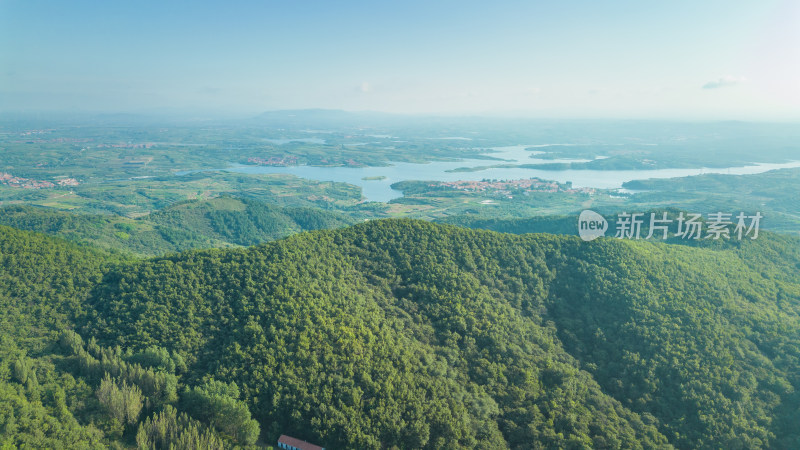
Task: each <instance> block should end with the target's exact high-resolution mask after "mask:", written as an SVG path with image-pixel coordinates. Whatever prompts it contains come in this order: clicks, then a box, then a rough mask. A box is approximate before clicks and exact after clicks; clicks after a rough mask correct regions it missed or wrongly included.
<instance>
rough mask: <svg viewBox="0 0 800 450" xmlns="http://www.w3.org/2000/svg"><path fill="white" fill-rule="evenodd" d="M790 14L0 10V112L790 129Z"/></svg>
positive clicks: (273, 6) (653, 7) (797, 92)
mask: <svg viewBox="0 0 800 450" xmlns="http://www.w3.org/2000/svg"><path fill="white" fill-rule="evenodd" d="M797 23H800V3H797V2H792V1H787V0H770V1H762V2H749V1H725V2H723V1H717V0H714V1H707V2H690V1H685V0H680V1H676V2H669V3H663V4H650V3H647V4H644V3H641V2H633V1H627V0H626V1H615V2H612V3H596V2H588V1H568V2H559V3H558V4H550V3H539V2H524V1H505V2H501V3H499V4H493V5H491V6H487V5H486V4H484V3H479V2H471V1H468V2H453V1H442V2H421V1H410V2H403V3H401V4H374V3H370V2H357V1H346V2H340V3H336V4H329V3H326V2H255V1H235V2H231V3H229V4H226V5H225V6H224V7H221V6H212V5H209V4H205V3H194V2H170V3H169V4H162V3H160V2H153V1H144V2H137V3H135V4H134V3H131V4H117V3H97V2H88V1H76V2H69V3H56V4H52V3H45V2H40V1H24V2H23V1H16V0H3V1H0V112H4V113H15V112H23V111H24V112H31V111H66V112H94V111H106V112H136V113H140V112H153V111H171V112H199V113H204V114H228V115H230V114H238V115H253V114H258V113H261V112H263V111H270V110H284V109H309V108H321V109H337V110H347V111H382V112H389V113H401V114H436V115H493V116H497V115H500V116H519V117H541V118H647V119H691V120H694V119H699V120H757V121H771V120H778V121H795V120H800V82H798V80H800V27H797V26H796V24H797Z"/></svg>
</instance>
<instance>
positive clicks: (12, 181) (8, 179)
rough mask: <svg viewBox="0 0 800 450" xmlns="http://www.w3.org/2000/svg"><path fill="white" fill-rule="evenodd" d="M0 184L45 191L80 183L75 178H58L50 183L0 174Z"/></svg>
mask: <svg viewBox="0 0 800 450" xmlns="http://www.w3.org/2000/svg"><path fill="white" fill-rule="evenodd" d="M0 184H2V185H5V186H9V187H16V188H23V189H46V188H52V187H56V185H58V186H77V185H79V184H80V183H79V182H78V180H76V179H75V178H59V179H57V180H56V181H55V183H53V182H51V181H41V180H34V179H31V178H22V177H15V176H14V175H11V174H10V173H5V172H2V173H0Z"/></svg>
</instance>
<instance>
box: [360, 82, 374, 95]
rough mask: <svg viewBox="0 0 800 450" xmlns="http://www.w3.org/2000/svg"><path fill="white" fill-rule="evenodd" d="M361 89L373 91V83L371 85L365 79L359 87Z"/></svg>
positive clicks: (364, 91) (362, 90)
mask: <svg viewBox="0 0 800 450" xmlns="http://www.w3.org/2000/svg"><path fill="white" fill-rule="evenodd" d="M359 90H360V91H361V92H363V93H365V94H366V93H367V92H371V91H372V85H370V84H369V83H367V82H366V81H365V82H363V83H361V86H360V87H359Z"/></svg>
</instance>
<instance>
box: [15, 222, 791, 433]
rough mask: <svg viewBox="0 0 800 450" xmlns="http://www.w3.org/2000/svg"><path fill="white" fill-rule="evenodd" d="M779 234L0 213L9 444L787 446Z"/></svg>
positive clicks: (786, 306)
mask: <svg viewBox="0 0 800 450" xmlns="http://www.w3.org/2000/svg"><path fill="white" fill-rule="evenodd" d="M781 239H786V238H779V237H776V236H774V235H771V234H769V233H765V234H764V235H763V237H761V238H759V239H758V240H755V241H748V242H743V243H742V245H741V246H740V247H738V248H734V247H731V248H718V249H711V248H694V247H686V246H675V245H666V244H662V243H650V242H632V241H620V240H615V239H599V240H596V241H593V242H588V243H587V242H582V241H580V240H579V239H578V238H575V237H569V236H553V235H546V234H529V235H504V234H499V233H495V232H490V231H481V230H468V229H462V228H457V227H453V226H445V225H436V224H431V223H426V222H419V221H409V220H386V221H373V222H369V223H364V224H360V225H357V226H353V227H349V228H344V229H338V230H327V231H316V232H311V233H303V234H300V235H295V236H292V237H289V238H287V239H283V240H280V241H276V242H272V243H269V244H264V245H261V246H257V247H251V248H248V249H227V250H207V251H193V252H188V253H184V254H179V255H174V256H170V257H165V258H157V259H149V260H140V261H133V262H130V261H113V260H110V257H108V256H104V255H102V254H100V253H97V252H93V251H90V250H86V249H79V248H75V247H74V246H72V245H71V244H67V243H64V242H61V241H57V240H53V239H51V238H46V237H43V236H41V235H36V234H32V233H27V232H20V231H15V230H11V229H8V228H2V227H0V258H2V265H1V266H2V272H0V302H2V304H0V307H2V310H3V311H10V312H11V313H10V314H5V315H3V316H2V317H3V318H2V319H0V325H2V328H1V329H2V333H3V337H2V339H3V341H2V342H3V346H2V352H1V353H0V354H1V355H2V357H3V359H2V362H1V363H0V395H2V396H3V402H1V403H0V404H2V405H12V406H10V407H9V406H2V407H0V430H5V432H4V434H3V437H0V443H5V442H11V443H14V444H17V445H20V444H24V443H29V444H30V443H31V442H34V443H38V442H52V441H47V439H56V438H57V439H60V440H62V441H63V442H67V441H66V439H71V441H69V442H75V443H87V445H92V444H99V443H106V444H107V443H109V442H112V441H113V442H117V443H120V444H122V445H128V446H136V445H137V442H138V443H139V444H140V446H142V447H147V446H151V445H167V444H169V443H175V442H184V443H185V442H188V441H187V440H191V442H203V443H206V444H208V445H207V446H208V447H219V448H221V447H225V446H231V445H243V446H248V445H253V444H254V443H256V442H259V443H262V442H263V443H267V444H271V443H274V442H275V439H276V438H277V436H278V435H280V434H282V433H285V434H289V435H293V436H297V437H300V438H303V439H306V440H309V441H312V442H315V443H318V444H320V445H324V446H326V447H327V448H332V449H340V448H392V447H396V448H481V449H487V448H509V447H510V448H553V447H570V448H620V447H622V448H659V447H670V446H676V447H680V448H697V447H732V448H759V447H761V448H767V447H770V448H797V447H798V446H800V431H798V429H797V427H796V424H797V422H798V420H800V395H798V393H797V389H798V388H800V374H798V372H797V367H800V315H799V314H800V276H798V275H797V274H798V270H800V258H798V250H797V247H798V245H797V241H796V240H793V241H787V240H781ZM61 328H72V329H74V330H75V331H77V334H74V333H69V332H61V330H60V329H61ZM106 372H108V373H109V377H105V378H104V374H105V373H106ZM148 374H149V375H148ZM117 398H118V399H121V400H118V401H115V400H114V399H117ZM125 399H132V400H130V401H128V400H125ZM137 400H138V402H137ZM131 404H132V405H133V406H134V408H132V409H126V408H125V407H122V408H119V407H118V408H115V405H131ZM137 405H138V406H139V407H138V409H137V408H135V407H136V406H137ZM9 411H13V413H9ZM223 412H224V414H223ZM12 417H13V418H12ZM12 421H13V425H9V424H10V423H12ZM26 421H27V423H35V424H44V423H48V424H51V425H50V426H49V428H48V427H43V426H40V427H37V426H33V425H28V426H26V425H25V423H26ZM159 424H162V425H163V424H170V426H172V428H170V429H175V430H181V431H180V433H178V432H175V433H173V434H172V435H169V436H167V435H162V434H159V433H160V432H159V430H162V429H165V428H164V426H160V425H159ZM42 430H50V431H42ZM257 438H258V439H259V440H258V441H256V439H257ZM180 439H183V441H181V440H180ZM34 446H35V445H34Z"/></svg>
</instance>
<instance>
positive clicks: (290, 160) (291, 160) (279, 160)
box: [247, 156, 297, 167]
mask: <svg viewBox="0 0 800 450" xmlns="http://www.w3.org/2000/svg"><path fill="white" fill-rule="evenodd" d="M247 162H248V163H250V164H258V165H259V166H280V167H285V166H296V165H297V157H296V156H283V157H277V156H273V157H271V158H266V159H265V158H259V157H250V158H247Z"/></svg>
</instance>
